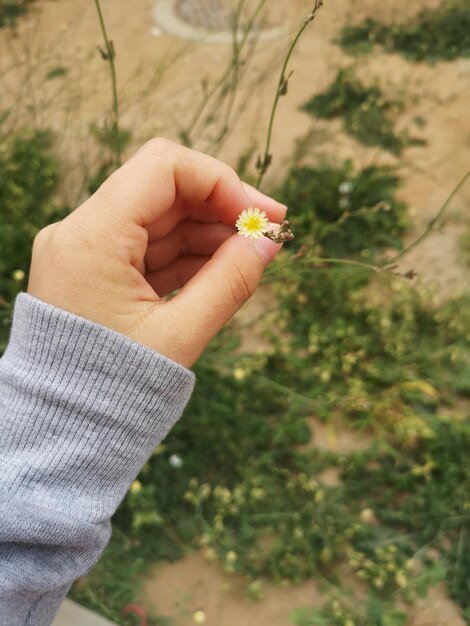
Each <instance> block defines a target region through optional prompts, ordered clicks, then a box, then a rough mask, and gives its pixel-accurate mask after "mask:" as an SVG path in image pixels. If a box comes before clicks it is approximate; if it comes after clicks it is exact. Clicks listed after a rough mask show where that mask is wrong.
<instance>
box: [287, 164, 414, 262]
mask: <svg viewBox="0 0 470 626" xmlns="http://www.w3.org/2000/svg"><path fill="white" fill-rule="evenodd" d="M398 186H399V179H398V177H397V174H396V172H395V171H394V170H393V169H391V168H388V167H368V168H365V169H363V170H361V171H359V172H355V171H354V168H353V165H352V163H351V162H349V161H346V162H345V163H343V164H342V165H333V164H330V163H326V162H323V163H320V164H318V165H317V166H316V167H308V166H305V167H294V168H293V169H292V171H291V172H290V174H289V175H288V176H287V178H286V180H285V182H284V184H283V186H282V187H281V188H280V189H279V190H278V195H279V197H280V198H281V200H282V202H284V203H285V204H286V205H287V206H289V208H290V212H289V217H290V221H291V223H292V227H293V229H294V232H295V233H296V235H297V238H298V241H303V240H304V239H305V238H306V237H307V238H310V239H311V240H312V241H313V242H315V243H320V244H321V245H322V246H323V248H324V251H325V253H326V254H327V255H328V256H336V255H345V254H356V255H357V254H360V253H361V252H362V251H364V250H366V251H367V254H368V256H369V255H370V253H371V252H373V251H374V249H377V248H380V247H383V246H392V247H397V248H400V246H401V236H402V235H403V233H404V230H405V227H406V206H405V204H404V203H403V202H401V201H399V200H397V199H396V197H395V194H396V191H397V189H398ZM366 258H367V257H366Z"/></svg>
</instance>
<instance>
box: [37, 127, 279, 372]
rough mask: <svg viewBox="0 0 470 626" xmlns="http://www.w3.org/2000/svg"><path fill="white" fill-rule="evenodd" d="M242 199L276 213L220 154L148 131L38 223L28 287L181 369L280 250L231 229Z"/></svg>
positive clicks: (245, 204)
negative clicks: (48, 220)
mask: <svg viewBox="0 0 470 626" xmlns="http://www.w3.org/2000/svg"><path fill="white" fill-rule="evenodd" d="M252 206H256V207H258V208H260V209H261V210H263V211H265V212H266V214H267V216H268V218H269V220H270V221H271V222H272V223H273V224H279V223H280V222H281V221H282V220H283V219H284V217H285V214H286V207H285V206H283V205H282V204H279V203H278V202H276V201H275V200H273V199H272V198H269V197H268V196H265V195H264V194H262V193H260V192H259V191H257V190H256V189H254V188H253V187H250V186H249V185H247V184H246V183H243V182H242V181H240V179H239V178H238V176H237V174H236V173H235V172H234V171H233V170H232V169H231V168H230V167H229V166H228V165H226V164H225V163H223V162H221V161H219V160H217V159H214V158H212V157H209V156H207V155H204V154H201V153H199V152H196V151H193V150H189V149H188V148H184V147H182V146H179V145H177V144H174V143H172V142H169V141H167V140H163V139H154V140H152V141H150V142H148V143H147V144H145V145H144V146H143V147H142V148H141V149H140V150H139V151H138V152H137V153H136V154H135V155H134V156H133V157H132V158H131V159H130V160H129V161H127V163H125V164H124V165H123V166H122V167H121V168H120V169H119V170H117V171H116V172H115V173H114V174H113V175H112V176H111V177H110V178H109V179H108V180H107V181H106V182H105V183H104V184H103V185H102V186H101V187H100V189H99V190H98V191H97V192H96V193H95V194H94V195H93V196H92V197H91V198H89V199H88V200H87V201H86V202H85V203H84V204H82V205H81V206H80V207H79V208H78V209H76V210H75V211H73V212H72V213H71V214H70V215H69V216H68V217H66V218H65V219H64V220H62V221H61V222H58V223H56V224H52V225H51V226H48V227H47V228H45V229H44V230H42V231H40V233H39V234H38V235H37V237H36V240H35V242H34V247H33V259H32V264H31V272H30V279H29V285H28V293H30V294H31V295H32V296H35V297H36V298H38V299H40V300H42V301H43V302H47V303H49V304H52V305H54V306H57V307H59V308H61V309H64V310H66V311H68V312H70V313H75V314H76V315H80V316H82V317H85V318H87V319H89V320H92V321H93V322H97V323H99V324H102V325H103V326H107V327H108V328H111V329H113V330H116V331H118V332H119V333H122V334H123V335H127V336H128V337H130V338H131V339H133V340H135V341H138V342H139V343H141V344H143V345H145V346H147V347H148V348H151V349H152V350H155V351H156V352H159V353H160V354H163V355H165V356H167V357H169V358H170V359H173V360H174V361H176V362H177V363H180V364H181V365H183V366H185V367H191V366H192V365H193V364H194V363H195V361H196V360H197V359H198V358H199V356H200V355H201V353H202V352H203V351H204V349H205V348H206V346H207V344H208V343H209V342H210V340H211V339H212V338H213V337H214V336H215V335H216V334H217V333H218V332H219V330H220V329H221V328H222V327H223V326H224V324H226V323H227V321H228V320H230V319H231V318H232V317H233V315H234V314H235V313H236V312H237V311H238V310H239V309H240V308H241V306H242V305H243V304H244V303H245V302H246V300H248V298H249V297H250V296H251V295H252V294H253V293H254V291H255V290H256V288H257V286H258V284H259V281H260V279H261V276H262V274H263V271H264V268H265V267H266V266H267V265H268V264H269V263H270V262H271V261H272V260H273V259H274V257H275V256H276V254H277V253H278V251H279V249H280V247H281V246H280V245H278V244H275V243H273V242H272V241H270V240H269V239H267V238H265V237H263V238H262V239H259V240H257V241H253V240H250V239H247V238H245V237H240V236H238V235H237V234H236V230H235V227H234V224H235V222H236V220H237V217H238V215H239V214H240V213H241V211H242V210H243V209H246V208H248V207H252ZM177 289H179V292H178V293H177V295H176V296H175V297H173V298H172V299H170V300H165V299H163V298H164V297H165V296H167V295H168V294H170V293H173V292H174V291H175V290H177Z"/></svg>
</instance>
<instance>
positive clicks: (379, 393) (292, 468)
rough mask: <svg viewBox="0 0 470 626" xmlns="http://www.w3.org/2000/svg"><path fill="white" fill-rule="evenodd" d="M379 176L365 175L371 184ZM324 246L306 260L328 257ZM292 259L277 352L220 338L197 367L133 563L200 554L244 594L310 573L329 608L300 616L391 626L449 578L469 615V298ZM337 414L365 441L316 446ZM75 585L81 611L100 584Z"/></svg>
mask: <svg viewBox="0 0 470 626" xmlns="http://www.w3.org/2000/svg"><path fill="white" fill-rule="evenodd" d="M344 168H345V169H343V168H341V167H339V168H337V170H339V174H338V172H337V170H335V168H331V167H330V171H329V170H326V172H327V174H328V176H331V177H332V179H333V181H334V184H333V185H332V188H333V189H337V186H338V184H337V183H338V180H340V181H341V180H342V176H343V175H344V172H347V173H348V174H349V178H350V177H351V171H352V170H351V166H350V165H347V166H344ZM360 175H363V174H362V173H361V174H360ZM381 175H383V173H381ZM296 176H297V172H296V171H295V170H294V171H293V172H291V174H290V177H296ZM325 176H326V174H325ZM376 176H378V173H377V172H374V176H372V175H371V173H369V174H368V175H367V176H366V177H365V178H364V179H363V182H364V186H365V189H368V188H369V187H372V188H373V187H374V185H373V184H372V182H371V181H374V180H375V179H376V178H375V177H376ZM336 177H337V178H336ZM310 179H311V176H307V175H305V176H304V177H302V178H298V179H297V181H296V184H297V185H299V190H298V193H299V194H300V195H301V196H302V193H305V197H310V196H309V194H307V193H306V192H304V191H303V190H302V188H301V184H300V181H303V184H304V185H308V184H310ZM326 180H328V179H326ZM379 180H380V176H379ZM286 185H288V182H286ZM316 185H318V186H317V187H315V188H314V190H313V191H310V192H309V193H316V192H319V190H320V189H321V188H325V187H327V184H326V182H325V181H322V179H321V178H320V179H319V180H318V181H317V182H316ZM395 185H396V181H395V182H394V183H393V184H392V185H391V187H386V188H387V189H388V190H389V193H391V191H390V189H393V188H394V187H395ZM309 189H310V188H309ZM375 191H376V192H377V189H376V190H375ZM380 195H383V192H380ZM390 201H393V194H392V193H391V196H390ZM325 204H328V207H329V209H330V210H331V211H332V212H333V214H334V211H336V207H337V196H335V195H334V194H331V196H328V195H325V196H324V197H323V198H322V205H325ZM300 206H301V207H302V208H303V206H304V204H301V205H300ZM326 210H327V209H325V211H326ZM400 210H401V211H403V214H404V208H403V207H402V208H401V209H400ZM327 214H329V213H328V211H327ZM395 219H396V218H395ZM307 223H308V220H306V222H305V228H307ZM352 223H353V222H352V221H351V224H352ZM392 223H393V222H392ZM345 226H346V225H343V226H342V228H345ZM382 228H383V225H382ZM361 233H362V240H361V238H360V235H361ZM355 238H356V244H355V249H357V250H362V249H367V248H368V247H369V246H371V241H370V232H368V231H367V229H366V228H364V227H362V229H358V231H357V233H356V235H355ZM330 243H331V245H332V246H334V242H333V241H332V242H330ZM373 245H374V246H376V247H377V248H379V246H380V241H379V240H377V241H375V242H374V244H373ZM386 245H389V244H388V243H387V244H386ZM318 246H319V244H317V247H316V248H314V249H313V251H312V254H314V256H315V257H316V258H317V257H319V258H320V259H321V258H322V256H323V253H324V251H325V250H323V249H319V247H318ZM346 249H347V248H346ZM347 250H348V249H347ZM298 252H299V251H297V252H296V254H295V255H294V256H295V257H296V259H294V260H293V261H290V263H288V262H287V261H288V257H289V253H287V252H285V253H284V254H283V255H282V256H281V257H280V258H279V259H278V260H277V261H276V262H275V264H274V268H273V274H272V276H277V277H279V276H282V281H279V280H277V281H276V283H274V289H275V291H276V300H277V303H278V306H277V309H276V310H275V311H273V312H271V313H269V314H267V317H266V327H267V328H269V331H266V332H267V338H268V339H269V342H270V346H271V351H270V352H269V353H267V354H261V355H260V354H245V355H240V354H237V352H236V351H235V348H236V346H237V344H238V342H239V337H238V334H237V333H236V332H235V331H234V329H233V328H231V329H227V330H226V331H225V332H224V333H222V335H221V336H219V338H218V339H217V341H216V342H215V343H214V344H213V345H212V346H211V348H210V350H209V351H208V352H207V353H206V355H205V356H204V357H203V358H202V360H201V361H200V363H199V364H198V365H197V367H196V374H197V378H198V388H197V392H196V393H195V395H194V396H193V398H192V399H191V402H190V404H189V406H188V409H187V417H185V418H183V419H182V420H181V421H180V422H179V423H178V425H177V426H176V427H175V429H174V430H173V431H172V433H171V434H170V436H169V437H168V438H167V440H166V441H165V443H164V444H163V445H162V446H160V447H159V448H158V449H157V450H156V452H155V454H154V455H153V456H152V458H151V459H150V460H149V462H148V463H147V464H146V466H145V467H144V468H143V471H142V473H141V475H140V477H139V480H138V481H137V482H136V483H135V484H134V485H133V487H132V488H131V490H130V492H129V494H128V496H127V497H126V500H125V501H124V503H123V505H122V507H121V508H120V510H119V511H118V513H117V515H116V518H115V525H116V527H117V528H118V529H119V531H120V533H123V534H124V536H125V537H126V538H127V540H128V542H129V544H128V545H129V552H128V558H129V559H131V560H132V559H134V560H135V561H137V560H138V559H140V560H141V562H142V563H148V562H150V561H152V560H155V559H159V558H169V559H174V558H179V556H180V555H181V554H182V550H184V546H193V547H198V548H200V549H201V550H203V554H204V556H205V558H206V559H208V560H210V561H213V560H215V561H218V562H219V563H220V565H221V567H222V568H223V569H224V570H225V571H226V572H227V573H229V574H230V573H235V572H236V573H238V574H241V575H244V576H245V578H246V581H247V587H248V589H249V588H251V587H252V586H253V585H255V587H256V588H258V586H259V581H260V580H261V579H268V580H273V581H278V582H281V581H285V580H291V581H301V580H304V579H306V578H310V577H313V578H316V579H318V580H319V581H320V582H321V583H322V584H323V585H324V586H325V590H328V591H329V592H330V593H331V594H332V600H331V602H327V604H326V605H325V607H324V608H323V609H321V610H317V611H316V612H315V611H313V612H312V611H311V610H310V609H306V610H305V611H297V612H296V613H295V614H294V615H293V620H294V621H293V623H296V624H302V625H304V624H305V625H307V624H309V623H315V624H322V621H321V620H323V622H324V623H327V624H338V625H339V624H341V626H344V624H345V623H349V624H351V622H347V620H352V623H353V624H357V625H358V624H362V623H368V624H369V623H370V624H374V625H375V624H377V626H384V625H385V626H392V625H398V624H402V623H403V620H404V617H403V615H404V614H405V613H406V611H405V610H404V609H403V607H402V606H399V605H400V604H402V603H405V606H406V603H407V602H412V601H413V599H414V598H415V597H416V596H417V595H423V594H426V592H427V589H428V588H429V587H431V586H432V585H434V584H436V583H437V582H438V581H439V580H443V579H444V580H446V581H447V585H448V588H449V593H450V594H451V595H452V597H454V598H455V599H456V601H457V602H459V603H460V604H461V606H462V607H465V597H466V591H467V589H466V586H465V585H466V583H465V581H466V579H467V578H468V573H469V564H468V562H467V558H466V551H465V549H462V546H465V541H466V539H465V537H466V527H467V524H468V520H469V510H468V506H469V504H468V502H467V498H466V495H465V493H466V489H467V487H466V485H468V481H469V480H470V476H469V475H468V463H466V461H465V458H466V450H467V448H468V445H469V439H470V430H469V423H468V421H465V419H463V416H461V417H460V416H459V413H458V410H457V409H456V406H457V403H459V402H462V401H463V400H464V399H465V398H466V397H469V395H470V388H469V385H468V380H467V377H466V375H465V372H466V371H467V369H468V337H467V336H466V328H467V327H468V323H469V319H468V298H467V299H464V298H461V299H456V300H453V301H450V302H449V303H448V304H446V305H444V306H442V305H440V306H439V307H438V306H436V304H435V303H434V302H433V298H432V294H430V293H428V292H427V291H426V290H423V289H421V288H417V287H416V286H414V285H410V284H409V283H407V282H405V281H403V280H402V279H399V278H396V277H383V279H382V280H381V281H380V284H379V283H378V281H377V280H376V279H374V278H372V277H371V274H370V272H365V271H362V269H361V268H358V267H346V268H342V270H341V271H334V270H332V269H331V268H329V269H328V271H325V263H324V262H323V261H322V262H320V263H318V262H315V261H311V260H310V258H309V251H307V252H305V253H304V255H300V256H299V254H298ZM443 409H445V411H444V412H443ZM312 416H315V418H313V417H312ZM333 416H341V418H342V420H343V422H344V423H347V424H348V425H349V427H350V428H353V429H358V430H361V431H362V432H367V433H369V436H370V444H369V446H366V448H365V449H364V450H363V451H362V452H356V453H353V454H337V453H335V452H328V451H325V450H321V449H318V448H316V447H315V442H314V441H312V431H311V420H312V419H316V420H325V421H327V423H330V425H331V428H332V429H333V432H334V428H335V426H334V425H333V423H334V422H333ZM174 455H176V456H177V457H178V458H179V462H178V463H177V464H175V463H174V462H172V461H171V459H172V457H174ZM222 465H223V467H224V472H223V475H221V473H220V467H221V466H222ZM327 469H329V470H330V471H331V470H335V471H337V473H338V476H339V479H340V480H339V482H338V484H337V485H335V486H331V485H328V484H325V482H324V480H323V476H324V472H325V470H327ZM459 537H462V538H461V539H459ZM430 548H433V549H434V550H435V551H437V553H438V555H439V557H438V559H437V560H436V556H435V554H434V553H433V552H432V551H431V550H430ZM111 556H112V555H111ZM110 558H111V557H110ZM126 558H127V557H126ZM345 568H346V569H347V570H348V571H349V572H350V573H351V575H352V576H353V578H354V579H355V580H357V581H358V584H359V583H360V584H361V585H365V586H366V588H367V589H368V598H367V600H364V599H363V597H362V594H361V593H356V591H355V590H354V588H353V589H352V590H351V589H349V590H347V589H344V588H343V587H342V582H341V581H342V578H343V573H344V571H345ZM127 584H130V583H127ZM81 585H82V591H81V595H80V599H81V601H86V602H87V603H88V604H89V605H90V606H93V607H94V608H97V609H98V608H99V603H97V602H96V598H95V599H93V598H92V597H91V596H90V595H86V594H85V593H84V591H85V589H86V588H87V586H88V585H90V586H91V587H92V588H93V589H94V590H95V593H96V589H97V588H99V587H100V583H99V578H95V579H94V578H90V580H89V581H88V580H87V579H85V580H84V581H82V582H81ZM102 587H103V589H102V597H101V600H100V602H104V603H105V604H106V606H108V607H109V606H111V607H113V606H115V607H116V612H117V609H118V606H119V601H118V600H117V599H114V597H113V596H112V594H111V593H109V594H108V593H107V592H106V589H105V588H104V587H105V586H104V585H102ZM126 593H127V592H126ZM129 593H130V592H129ZM132 593H134V594H137V588H136V587H135V586H134V587H133V590H132ZM338 595H340V597H341V598H343V599H345V601H344V602H341V603H340V605H339V608H338V605H337V604H334V599H335V598H337V597H338ZM348 598H349V600H347V599H348ZM335 611H336V613H337V614H338V615H335V614H334V613H335ZM115 619H116V618H115ZM295 620H297V621H295ZM315 620H316V621H315ZM334 620H336V621H334ZM340 620H342V621H340Z"/></svg>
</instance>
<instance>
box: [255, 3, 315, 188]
mask: <svg viewBox="0 0 470 626" xmlns="http://www.w3.org/2000/svg"><path fill="white" fill-rule="evenodd" d="M322 6H323V0H315V5H314V6H313V9H312V11H311V13H309V14H308V15H307V17H306V18H305V20H304V22H303V24H302V26H301V28H300V29H299V31H298V32H297V34H296V36H295V37H294V39H293V40H292V43H291V44H290V46H289V49H288V51H287V55H286V58H285V59H284V63H283V65H282V69H281V76H280V78H279V83H278V85H277V89H276V96H275V98H274V103H273V106H272V109H271V117H270V119H269V127H268V135H267V138H266V147H265V149H264V154H263V156H261V157H259V160H258V163H257V167H258V169H259V175H258V180H257V182H256V187H257V188H258V189H259V188H260V186H261V183H262V182H263V178H264V175H265V174H266V172H267V170H268V168H269V166H270V165H271V161H272V155H271V152H270V150H271V140H272V134H273V129H274V120H275V118H276V112H277V107H278V104H279V99H280V97H281V96H284V95H286V93H287V88H288V82H289V76H288V75H287V66H288V65H289V61H290V59H291V56H292V54H293V52H294V50H295V48H296V47H297V44H298V42H299V40H300V38H301V37H302V35H303V33H304V31H305V29H306V28H307V26H308V25H309V24H310V22H312V21H313V20H314V19H315V15H316V13H317V11H318V10H319V9H320V8H321V7H322Z"/></svg>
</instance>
